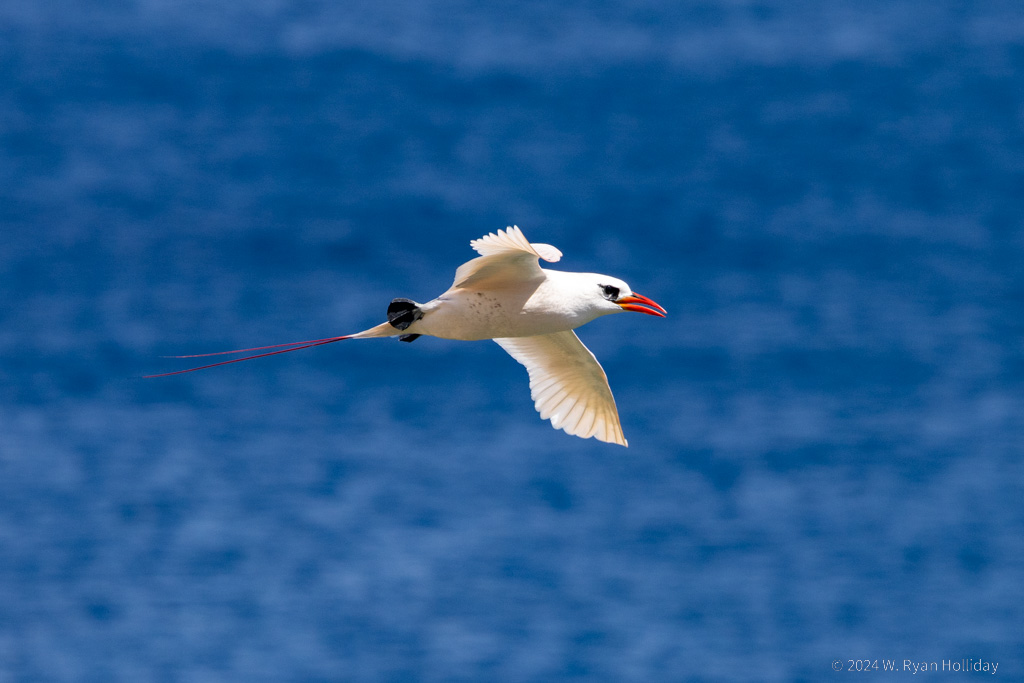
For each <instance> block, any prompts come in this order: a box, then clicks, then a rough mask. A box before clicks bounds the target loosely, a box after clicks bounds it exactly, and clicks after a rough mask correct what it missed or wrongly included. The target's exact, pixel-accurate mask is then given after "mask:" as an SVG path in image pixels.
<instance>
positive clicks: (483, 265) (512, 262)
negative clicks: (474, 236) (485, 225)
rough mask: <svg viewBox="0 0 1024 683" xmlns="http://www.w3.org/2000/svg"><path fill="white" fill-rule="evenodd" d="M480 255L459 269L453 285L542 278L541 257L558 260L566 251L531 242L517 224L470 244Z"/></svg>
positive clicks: (493, 285)
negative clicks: (538, 260)
mask: <svg viewBox="0 0 1024 683" xmlns="http://www.w3.org/2000/svg"><path fill="white" fill-rule="evenodd" d="M469 245H470V246H471V247H473V249H475V250H476V251H477V252H478V253H479V254H480V256H479V257H477V258H475V259H473V260H472V261H467V262H466V263H463V264H462V265H461V266H459V268H458V270H456V271H455V283H454V284H453V285H452V286H453V287H463V288H465V287H477V288H484V287H490V288H498V287H500V286H501V285H502V284H506V283H520V282H529V281H530V280H532V279H534V278H537V277H541V276H542V275H543V273H542V272H541V269H540V265H538V263H537V259H539V258H540V259H544V260H545V261H550V262H552V263H553V262H555V261H557V260H559V259H560V258H562V252H560V251H559V250H558V249H556V248H555V247H553V246H551V245H550V244H540V243H537V244H530V242H528V241H527V239H526V237H524V236H523V231H522V230H520V229H519V228H518V227H516V226H514V225H513V226H512V227H509V228H505V229H504V230H499V231H498V232H497V233H493V232H492V233H489V234H487V235H484V236H483V237H481V238H480V239H478V240H473V241H472V242H470V243H469Z"/></svg>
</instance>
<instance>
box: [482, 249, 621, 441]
mask: <svg viewBox="0 0 1024 683" xmlns="http://www.w3.org/2000/svg"><path fill="white" fill-rule="evenodd" d="M535 246H536V245H535ZM494 341H496V342H497V343H498V344H499V345H500V346H501V348H503V349H505V351H507V352H508V354H509V355H510V356H512V357H513V358H515V359H516V360H517V361H519V362H520V363H522V364H523V365H525V366H526V370H527V372H528V373H529V375H530V395H531V397H532V398H533V400H534V405H535V406H536V408H537V412H539V413H540V417H541V419H543V420H548V419H550V420H551V426H552V427H554V428H555V429H564V430H565V431H566V433H567V434H572V435H574V436H578V437H581V438H584V439H588V438H590V437H595V438H596V439H597V440H599V441H605V442H608V443H617V444H619V445H622V446H626V445H628V444H627V443H626V438H625V437H624V436H623V434H622V426H621V425H620V424H619V411H618V410H617V409H616V408H615V399H614V398H613V397H612V391H611V389H610V388H609V387H608V378H607V376H605V374H604V370H602V369H601V365H600V364H599V363H598V362H597V359H596V358H594V354H592V353H591V352H590V349H588V348H587V347H586V346H584V345H583V342H581V341H580V340H579V337H577V336H576V333H575V332H573V331H572V330H567V331H565V332H555V333H554V334H544V335H538V336H535V337H505V338H501V339H495V340H494Z"/></svg>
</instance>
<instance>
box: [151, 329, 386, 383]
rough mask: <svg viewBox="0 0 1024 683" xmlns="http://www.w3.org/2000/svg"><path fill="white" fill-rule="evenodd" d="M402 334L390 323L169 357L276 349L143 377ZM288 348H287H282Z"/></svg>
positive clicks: (196, 356) (192, 370) (191, 370)
mask: <svg viewBox="0 0 1024 683" xmlns="http://www.w3.org/2000/svg"><path fill="white" fill-rule="evenodd" d="M401 334H402V331H401V330H398V329H395V328H394V327H393V326H392V325H391V323H381V324H380V325H377V326H375V327H371V328H370V329H368V330H363V331H362V332H356V333H355V334H346V335H342V336H340V337H327V338H325V339H310V340H308V341H301V342H291V343H289V344H271V345H269V346H254V347H252V348H250V349H235V350H233V351H215V352H214V353H195V354H192V355H189V356H169V358H207V357H209V356H224V355H229V354H232V353H246V352H248V351H263V350H265V349H277V350H276V351H267V352H266V353H257V354H255V355H252V356H243V357H242V358H233V359H231V360H222V361H220V362H218V363H210V364H209V365H200V366H199V367H195V368H187V369H185V370H175V371H174V372H162V373H160V374H158V375H145V379H149V378H151V377H167V376H168V375H181V374H184V373H186V372H195V371H196V370H206V369H207V368H215V367H217V366H218V365H229V364H231V363H241V362H242V361H243V360H253V359H254V358H263V357H265V356H276V355H277V354H279V353H291V352H292V351H299V350H300V349H308V348H311V347H313V346H323V345H324V344H333V343H334V342H339V341H343V340H345V339H367V338H370V337H395V336H399V335H401ZM282 347H288V348H282Z"/></svg>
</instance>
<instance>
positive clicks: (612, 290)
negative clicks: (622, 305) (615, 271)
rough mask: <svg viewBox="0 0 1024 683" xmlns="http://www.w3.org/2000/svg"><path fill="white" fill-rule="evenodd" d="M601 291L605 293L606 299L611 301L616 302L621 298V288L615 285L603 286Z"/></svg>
mask: <svg viewBox="0 0 1024 683" xmlns="http://www.w3.org/2000/svg"><path fill="white" fill-rule="evenodd" d="M601 291H603V292H604V298H605V299H608V300H609V301H615V300H616V299H618V298H619V288H618V287H615V286H613V285H603V286H602V287H601Z"/></svg>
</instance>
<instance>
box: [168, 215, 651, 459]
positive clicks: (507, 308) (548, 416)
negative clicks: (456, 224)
mask: <svg viewBox="0 0 1024 683" xmlns="http://www.w3.org/2000/svg"><path fill="white" fill-rule="evenodd" d="M470 246H472V247H473V249H475V250H476V251H477V252H479V254H480V256H478V257H477V258H475V259H473V260H472V261H468V262H466V263H464V264H462V265H461V266H459V268H458V270H456V271H455V282H454V283H453V284H452V286H451V287H450V288H449V289H448V291H447V292H445V293H444V294H442V295H441V296H439V297H437V298H436V299H434V300H433V301H428V302H427V303H425V304H418V303H416V302H415V301H410V300H409V299H394V300H393V301H392V302H391V304H390V305H389V306H388V321H387V322H386V323H381V324H380V325H377V326H376V327H371V328H370V329H368V330H364V331H362V332H357V333H355V334H348V335H344V336H341V337H328V338H326V339H313V340H309V341H304V342H292V343H290V344H274V345H272V346H258V347H255V348H251V349H237V350H235V351H221V352H219V353H205V354H198V355H193V356H174V357H175V358H199V357H204V356H216V355H222V354H227V353H243V352H246V351H261V350H264V349H273V348H279V347H285V346H287V347H290V348H285V349H281V350H278V351H270V352H267V353H260V354H256V355H254V356H246V357H245V358H236V359H234V360H227V361H222V362H220V363H212V364H210V365H203V366H200V367H197V368H189V369H187V370H178V371H177V372H167V373H163V374H160V375H148V377H166V376H167V375H179V374H181V373H184V372H193V371H195V370H204V369H206V368H212V367H216V366H218V365H227V364H229V363H238V362H240V361H243V360H251V359H253V358H262V357H264V356H273V355H275V354H279V353H289V352H291V351H298V350H299V349H307V348H310V347H312V346H321V345H323V344H332V343H334V342H338V341H342V340H344V339H363V338H368V337H398V338H399V339H401V340H402V341H406V342H411V341H413V340H415V339H416V338H417V337H419V336H421V335H427V336H431V337H441V338H442V339H459V340H464V341H474V340H478V339H493V340H494V341H495V342H497V343H498V345H499V346H501V348H503V349H505V351H507V352H508V354H509V355H510V356H512V357H513V358H515V359H516V360H517V361H519V362H520V363H521V364H523V365H525V366H526V371H527V372H528V373H529V376H530V393H531V396H532V398H533V400H534V404H535V406H536V408H537V411H538V412H539V413H540V416H541V419H543V420H551V426H552V427H554V428H555V429H564V430H565V431H566V432H567V433H569V434H573V435H575V436H579V437H581V438H584V439H588V438H590V437H594V438H596V439H598V440H599V441H605V442H608V443H617V444H620V445H622V446H626V445H627V443H626V438H625V437H624V436H623V434H622V426H621V425H620V424H619V413H618V410H617V409H616V407H615V399H614V398H612V392H611V389H610V388H609V387H608V378H607V377H606V376H605V374H604V370H603V369H602V368H601V365H600V364H599V363H598V362H597V359H596V358H595V357H594V354H593V353H591V352H590V350H589V349H588V348H587V347H586V346H584V345H583V342H581V341H580V340H579V337H577V336H576V333H575V332H573V330H574V329H575V328H577V327H579V326H580V325H584V324H586V323H588V322H590V321H591V320H594V319H595V318H598V317H600V316H602V315H608V314H609V313H621V312H622V311H636V312H638V313H647V314H648V315H656V316H658V317H661V318H664V317H665V313H666V311H665V309H664V308H662V307H661V306H659V305H658V304H656V303H655V302H654V301H651V300H650V299H648V298H647V297H645V296H642V295H640V294H637V293H636V292H634V291H633V290H631V289H630V288H629V285H627V284H626V283H625V282H623V281H622V280H620V279H618V278H614V277H611V276H609V275H598V274H596V273H567V272H564V271H560V270H547V269H544V268H541V267H540V264H539V263H538V259H544V260H545V261H549V262H551V263H554V262H555V261H558V260H559V259H560V258H562V252H560V251H559V250H558V249H556V248H555V247H553V246H551V245H550V244H540V243H536V244H531V243H530V242H528V241H527V240H526V237H524V236H523V233H522V231H521V230H520V229H519V228H518V227H516V226H512V227H510V228H506V229H505V230H498V232H497V233H490V234H488V235H485V236H483V237H481V238H480V239H478V240H473V241H472V242H470Z"/></svg>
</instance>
